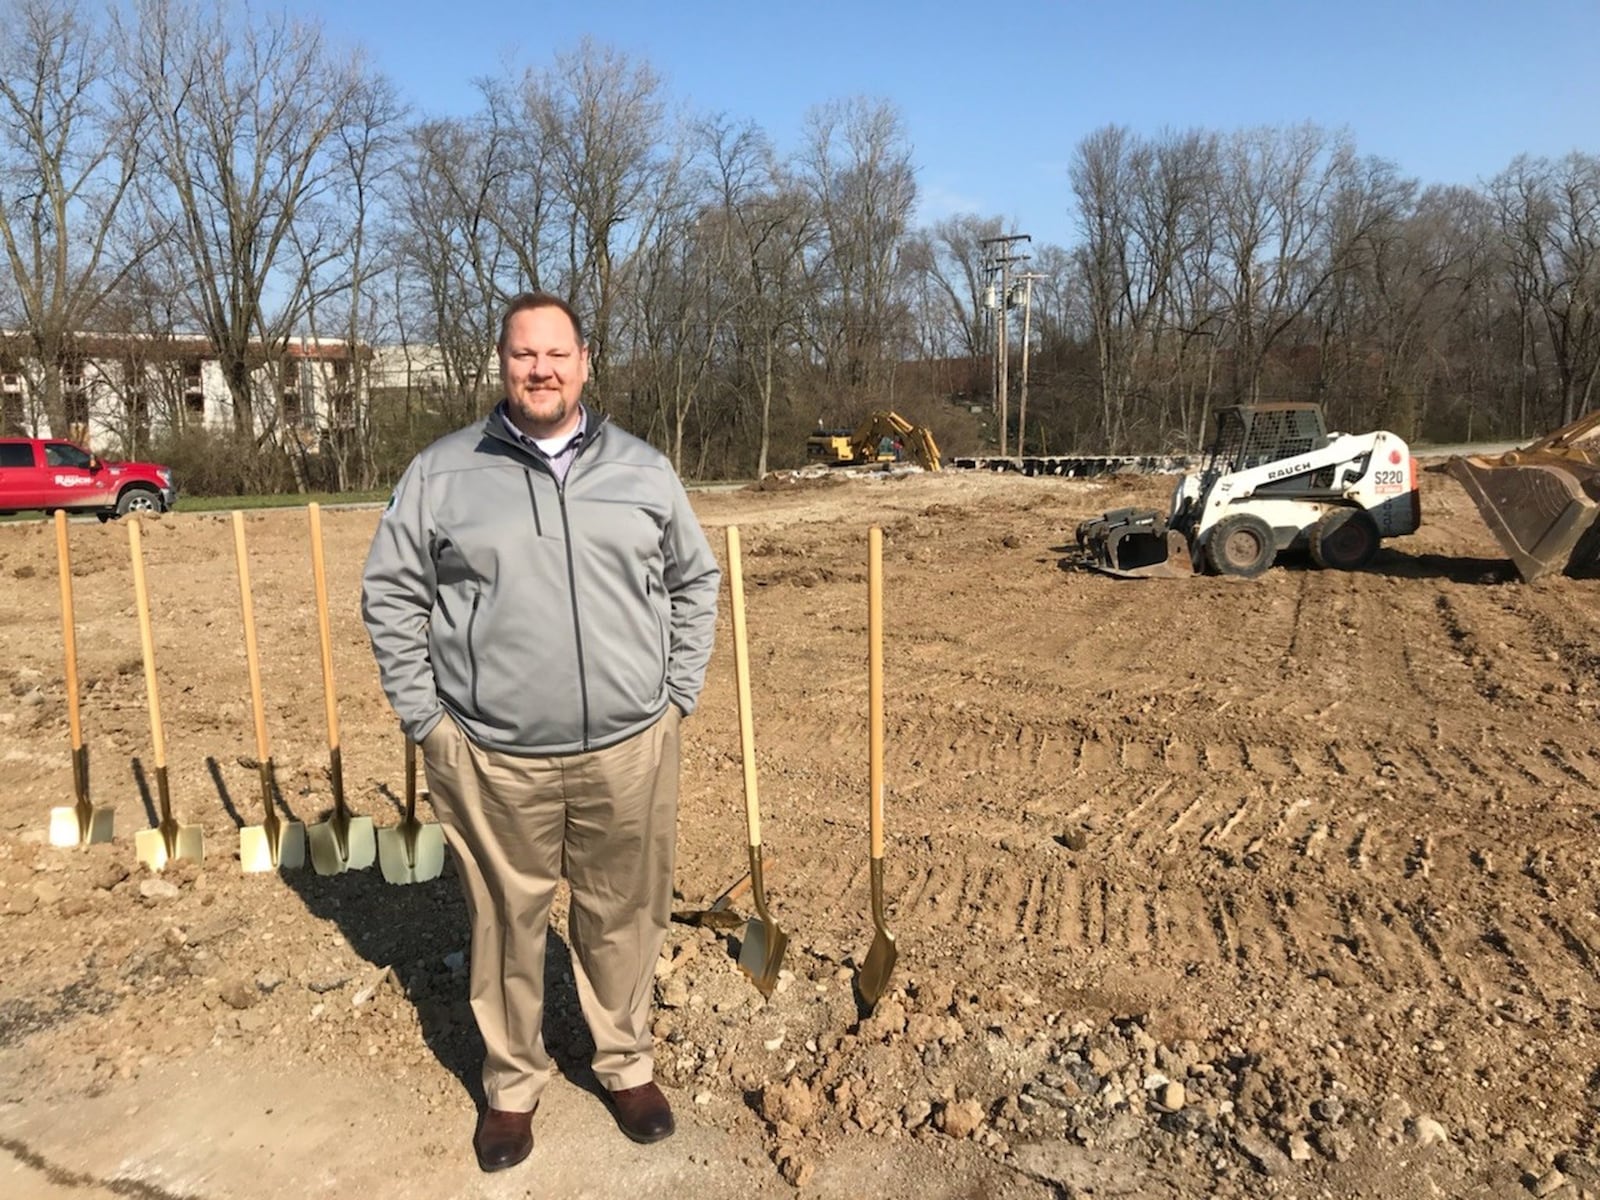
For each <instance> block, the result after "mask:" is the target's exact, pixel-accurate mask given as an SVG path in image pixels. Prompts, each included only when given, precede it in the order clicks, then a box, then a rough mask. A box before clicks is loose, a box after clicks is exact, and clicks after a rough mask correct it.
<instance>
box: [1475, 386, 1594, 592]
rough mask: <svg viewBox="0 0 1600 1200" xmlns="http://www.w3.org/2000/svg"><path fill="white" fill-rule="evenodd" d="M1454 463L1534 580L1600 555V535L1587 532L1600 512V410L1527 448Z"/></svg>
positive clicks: (1491, 525)
mask: <svg viewBox="0 0 1600 1200" xmlns="http://www.w3.org/2000/svg"><path fill="white" fill-rule="evenodd" d="M1446 467H1447V469H1448V470H1449V472H1450V474H1451V475H1452V476H1454V477H1455V479H1456V480H1457V481H1458V482H1459V483H1460V484H1461V486H1462V487H1463V488H1465V489H1466V492H1467V495H1469V496H1471V497H1472V500H1473V503H1475V504H1476V505H1477V506H1478V511H1479V512H1480V513H1482V514H1483V520H1484V523H1485V524H1486V525H1488V526H1489V529H1490V531H1491V532H1492V533H1493V534H1494V536H1495V539H1496V540H1497V541H1498V542H1499V543H1500V545H1501V547H1502V548H1503V549H1504V550H1505V552H1506V553H1507V554H1508V555H1509V556H1510V557H1511V561H1512V563H1513V564H1514V565H1515V566H1516V568H1517V573H1518V574H1520V575H1521V576H1522V578H1523V579H1525V580H1527V581H1528V582H1529V583H1532V582H1533V581H1534V580H1535V579H1538V578H1540V577H1541V576H1544V575H1548V574H1550V573H1551V572H1552V571H1560V570H1567V571H1568V572H1572V571H1576V570H1578V569H1580V568H1583V567H1590V566H1593V565H1595V562H1596V559H1597V558H1600V544H1597V542H1600V539H1597V537H1594V536H1587V535H1589V534H1590V532H1591V529H1594V527H1595V522H1596V518H1597V517H1600V412H1594V413H1590V414H1589V415H1588V416H1586V417H1584V418H1582V419H1581V420H1578V421H1575V422H1573V423H1572V424H1571V425H1568V426H1566V427H1565V428H1562V429H1558V430H1556V432H1554V433H1552V434H1550V435H1549V436H1548V437H1545V438H1541V439H1540V440H1539V441H1537V442H1533V443H1531V444H1530V445H1527V446H1524V447H1523V448H1522V449H1520V450H1513V451H1511V452H1510V453H1508V454H1501V455H1496V456H1486V455H1470V456H1467V457H1464V458H1463V457H1458V458H1452V459H1451V460H1450V461H1449V463H1447V464H1446ZM1596 532H1597V533H1600V530H1596Z"/></svg>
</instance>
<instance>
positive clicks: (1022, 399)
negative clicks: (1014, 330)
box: [1017, 271, 1048, 458]
mask: <svg viewBox="0 0 1600 1200" xmlns="http://www.w3.org/2000/svg"><path fill="white" fill-rule="evenodd" d="M1017 278H1018V279H1020V280H1022V285H1023V286H1022V395H1021V396H1019V397H1018V403H1017V457H1018V458H1021V457H1022V455H1023V454H1025V453H1026V452H1027V451H1026V446H1027V442H1028V350H1029V348H1030V346H1031V344H1032V343H1031V341H1030V338H1029V334H1030V332H1031V329H1030V326H1031V322H1032V319H1033V281H1034V280H1035V279H1046V278H1048V276H1045V275H1036V274H1034V273H1033V272H1032V271H1028V272H1025V273H1024V274H1021V275H1018V276H1017Z"/></svg>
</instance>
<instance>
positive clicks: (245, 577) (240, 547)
mask: <svg viewBox="0 0 1600 1200" xmlns="http://www.w3.org/2000/svg"><path fill="white" fill-rule="evenodd" d="M233 557H234V561H236V562H237V563H238V564H239V611H240V612H241V613H242V614H243V616H244V658H245V662H246V664H248V666H249V668H250V711H251V713H252V714H254V716H255V721H256V757H257V758H259V759H260V760H261V761H262V762H266V761H267V760H268V759H270V758H271V757H272V748H271V746H270V745H269V744H268V742H267V706H266V702H265V701H263V700H262V698H261V650H260V647H258V646H257V645H256V602H255V598H254V597H253V596H252V595H251V592H250V556H249V555H248V554H247V553H246V552H245V548H244V514H243V513H242V512H238V511H237V510H236V511H235V512H234V514H233Z"/></svg>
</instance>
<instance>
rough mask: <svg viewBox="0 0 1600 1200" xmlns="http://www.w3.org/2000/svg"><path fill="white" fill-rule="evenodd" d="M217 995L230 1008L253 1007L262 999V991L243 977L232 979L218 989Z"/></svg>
mask: <svg viewBox="0 0 1600 1200" xmlns="http://www.w3.org/2000/svg"><path fill="white" fill-rule="evenodd" d="M217 995H218V996H219V997H221V999H222V1002H223V1003H224V1004H226V1005H227V1006H228V1007H229V1008H234V1009H246V1008H253V1007H254V1006H255V1004H256V1002H257V1001H258V1000H260V999H261V991H260V989H258V988H257V987H255V986H254V985H253V984H250V983H247V982H245V981H244V980H243V979H230V980H228V981H227V982H226V983H224V984H223V985H222V986H221V987H219V988H218V989H217Z"/></svg>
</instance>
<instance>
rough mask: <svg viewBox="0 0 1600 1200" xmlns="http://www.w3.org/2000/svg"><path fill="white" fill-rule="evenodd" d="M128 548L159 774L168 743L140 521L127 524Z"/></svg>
mask: <svg viewBox="0 0 1600 1200" xmlns="http://www.w3.org/2000/svg"><path fill="white" fill-rule="evenodd" d="M128 548H129V552H130V554H131V556H132V559H133V602H134V606H135V607H136V608H137V609H138V611H139V646H140V649H141V650H142V651H143V653H144V693H145V699H146V701H147V703H148V704H149V707H150V741H151V742H152V743H153V747H154V751H155V760H156V762H155V765H156V770H158V771H160V770H164V769H165V768H166V765H167V739H166V736H165V735H164V734H163V733H162V731H161V693H160V692H159V691H158V690H157V689H156V640H155V637H154V635H153V634H152V633H151V632H150V589H149V588H148V587H146V586H145V581H144V542H143V540H142V535H141V533H140V530H139V518H138V517H131V518H129V520H128Z"/></svg>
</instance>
